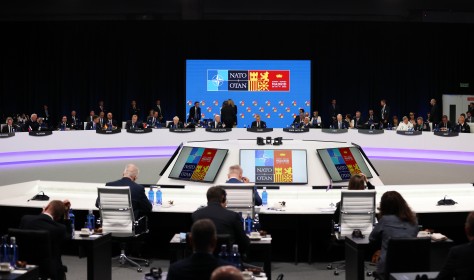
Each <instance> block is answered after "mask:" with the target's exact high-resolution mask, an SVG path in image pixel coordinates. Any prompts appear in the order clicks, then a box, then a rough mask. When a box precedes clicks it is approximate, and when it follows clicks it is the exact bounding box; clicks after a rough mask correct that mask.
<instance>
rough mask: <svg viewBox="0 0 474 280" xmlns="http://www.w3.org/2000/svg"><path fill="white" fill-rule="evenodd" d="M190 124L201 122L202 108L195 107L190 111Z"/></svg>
mask: <svg viewBox="0 0 474 280" xmlns="http://www.w3.org/2000/svg"><path fill="white" fill-rule="evenodd" d="M188 120H189V121H188V122H198V121H199V120H201V107H196V106H193V107H191V108H190V109H189V118H188Z"/></svg>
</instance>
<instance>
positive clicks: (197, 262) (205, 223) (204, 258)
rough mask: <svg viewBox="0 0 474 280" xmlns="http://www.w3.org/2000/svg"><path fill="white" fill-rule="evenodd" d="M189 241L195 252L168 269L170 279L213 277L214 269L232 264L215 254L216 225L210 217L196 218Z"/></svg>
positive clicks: (192, 279)
mask: <svg viewBox="0 0 474 280" xmlns="http://www.w3.org/2000/svg"><path fill="white" fill-rule="evenodd" d="M189 242H190V243H191V247H192V248H193V254H192V255H191V256H189V257H187V258H185V259H182V260H179V261H176V262H174V263H172V264H171V265H170V268H169V269H168V275H167V276H166V279H168V280H187V279H190V280H194V279H198V280H199V279H203V280H204V279H205V280H208V279H210V277H211V274H212V272H213V271H214V269H216V268H217V267H220V266H225V265H230V263H229V262H227V261H225V260H222V259H221V258H217V257H215V256H214V255H213V253H214V250H215V247H216V244H217V231H216V226H215V225H214V223H213V221H212V220H210V219H199V220H196V221H195V222H194V223H193V225H192V227H191V235H190V236H189Z"/></svg>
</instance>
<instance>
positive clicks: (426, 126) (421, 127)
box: [413, 122, 431, 131]
mask: <svg viewBox="0 0 474 280" xmlns="http://www.w3.org/2000/svg"><path fill="white" fill-rule="evenodd" d="M413 129H415V130H416V131H431V129H430V124H429V123H426V122H425V123H423V124H422V125H418V123H416V124H415V125H414V127H413Z"/></svg>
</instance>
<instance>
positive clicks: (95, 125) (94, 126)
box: [86, 115, 102, 130]
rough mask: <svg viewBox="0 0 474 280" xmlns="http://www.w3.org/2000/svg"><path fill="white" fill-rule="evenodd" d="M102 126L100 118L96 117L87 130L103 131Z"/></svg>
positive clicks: (89, 123) (88, 124)
mask: <svg viewBox="0 0 474 280" xmlns="http://www.w3.org/2000/svg"><path fill="white" fill-rule="evenodd" d="M101 129H102V126H101V125H100V123H99V116H97V115H96V116H94V117H93V118H92V121H91V122H88V123H87V125H86V130H101Z"/></svg>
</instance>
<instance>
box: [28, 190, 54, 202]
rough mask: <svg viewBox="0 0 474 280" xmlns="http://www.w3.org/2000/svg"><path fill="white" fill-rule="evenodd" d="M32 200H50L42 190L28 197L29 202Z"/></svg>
mask: <svg viewBox="0 0 474 280" xmlns="http://www.w3.org/2000/svg"><path fill="white" fill-rule="evenodd" d="M30 200H42V201H44V200H49V196H47V195H45V194H44V192H43V191H40V192H39V193H37V194H36V195H35V196H33V197H32V198H30V199H28V200H27V201H26V202H29V201H30Z"/></svg>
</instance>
